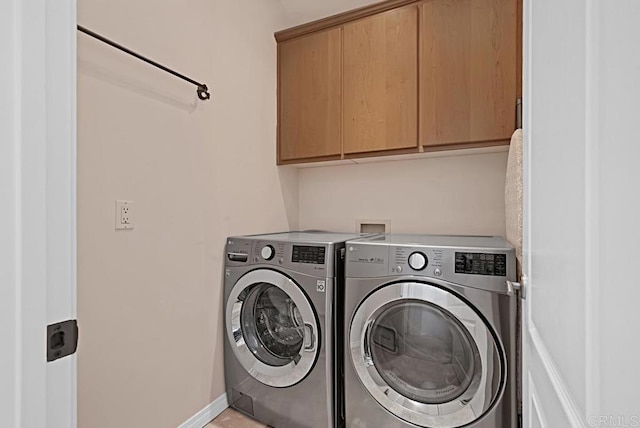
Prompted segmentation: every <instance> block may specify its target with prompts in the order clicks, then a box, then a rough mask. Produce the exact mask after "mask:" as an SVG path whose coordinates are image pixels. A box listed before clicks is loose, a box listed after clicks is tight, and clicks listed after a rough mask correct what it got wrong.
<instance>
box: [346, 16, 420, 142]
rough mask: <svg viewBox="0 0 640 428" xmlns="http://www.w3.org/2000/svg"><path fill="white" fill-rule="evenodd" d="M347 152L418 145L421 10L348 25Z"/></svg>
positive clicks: (376, 17)
mask: <svg viewBox="0 0 640 428" xmlns="http://www.w3.org/2000/svg"><path fill="white" fill-rule="evenodd" d="M343 31H344V33H343V39H344V40H343V49H344V67H343V74H344V89H343V91H344V101H343V103H344V123H343V125H344V140H343V147H344V153H345V154H348V153H364V152H371V151H379V150H390V149H403V148H410V147H417V146H418V143H417V141H418V140H417V138H418V8H417V6H409V7H405V8H401V9H396V10H392V11H389V12H385V13H382V14H379V15H374V16H372V17H368V18H364V19H362V20H360V21H356V22H353V23H350V24H347V25H345V26H344V30H343Z"/></svg>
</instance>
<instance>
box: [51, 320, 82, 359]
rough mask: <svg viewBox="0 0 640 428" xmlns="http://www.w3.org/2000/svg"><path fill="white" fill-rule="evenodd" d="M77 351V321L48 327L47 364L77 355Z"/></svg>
mask: <svg viewBox="0 0 640 428" xmlns="http://www.w3.org/2000/svg"><path fill="white" fill-rule="evenodd" d="M77 349H78V321H77V320H68V321H63V322H59V323H56V324H51V325H48V326H47V362H51V361H55V360H58V359H60V358H63V357H66V356H68V355H71V354H75V352H76V350H77Z"/></svg>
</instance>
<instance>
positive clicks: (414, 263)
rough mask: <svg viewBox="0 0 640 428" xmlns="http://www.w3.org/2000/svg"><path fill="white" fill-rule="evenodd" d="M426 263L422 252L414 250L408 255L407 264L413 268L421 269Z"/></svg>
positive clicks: (425, 257) (427, 261)
mask: <svg viewBox="0 0 640 428" xmlns="http://www.w3.org/2000/svg"><path fill="white" fill-rule="evenodd" d="M427 263H429V260H428V259H427V256H425V255H424V253H421V252H419V251H416V252H413V253H411V254H410V255H409V266H411V269H413V270H422V269H424V268H426V267H427Z"/></svg>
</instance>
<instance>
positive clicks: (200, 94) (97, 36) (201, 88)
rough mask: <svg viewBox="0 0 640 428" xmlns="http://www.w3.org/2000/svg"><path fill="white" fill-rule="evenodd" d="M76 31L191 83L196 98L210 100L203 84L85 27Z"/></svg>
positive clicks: (79, 27) (79, 26)
mask: <svg viewBox="0 0 640 428" xmlns="http://www.w3.org/2000/svg"><path fill="white" fill-rule="evenodd" d="M78 31H81V32H83V33H85V34H87V35H89V36H91V37H93V38H95V39H98V40H100V41H101V42H103V43H106V44H108V45H109V46H112V47H114V48H116V49H119V50H121V51H123V52H126V53H128V54H129V55H133V56H135V57H136V58H138V59H139V60H141V61H144V62H146V63H148V64H151V65H153V66H155V67H158V68H159V69H161V70H164V71H166V72H167V73H171V74H173V75H174V76H176V77H179V78H180V79H182V80H186V81H187V82H189V83H191V84H192V85H195V86H196V87H197V89H196V91H197V93H198V98H200V99H201V100H203V101H205V100H208V99H209V98H211V95H210V94H209V88H207V85H205V84H204V83H200V82H196V81H195V80H193V79H191V78H189V77H187V76H185V75H184V74H180V73H178V72H177V71H174V70H171V69H170V68H167V67H165V66H164V65H162V64H158V63H157V62H155V61H154V60H152V59H149V58H147V57H144V56H142V55H140V54H139V53H136V52H134V51H132V50H131V49H129V48H126V47H124V46H122V45H120V44H118V43H116V42H114V41H111V40H109V39H107V38H106V37H103V36H101V35H100V34H97V33H94V32H93V31H91V30H89V29H87V28H85V27H83V26H81V25H78Z"/></svg>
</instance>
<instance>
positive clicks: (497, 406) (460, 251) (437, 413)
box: [344, 235, 517, 428]
mask: <svg viewBox="0 0 640 428" xmlns="http://www.w3.org/2000/svg"><path fill="white" fill-rule="evenodd" d="M346 250H347V251H346V254H347V255H346V265H345V272H346V279H345V320H346V323H345V333H344V337H345V340H346V345H345V354H344V359H345V362H344V364H345V400H346V405H345V409H346V412H345V418H346V425H347V426H348V427H359V428H365V427H366V428H374V427H385V428H393V427H396V428H406V427H429V428H454V427H463V426H464V427H473V428H515V427H516V426H517V406H516V314H517V296H516V295H515V294H514V293H513V292H512V291H511V290H510V288H509V287H508V284H507V281H515V253H514V250H513V248H511V246H510V245H509V244H508V243H507V242H506V241H505V240H504V239H502V238H494V237H461V236H410V235H385V236H378V237H371V238H363V239H358V240H353V241H349V242H347V248H346Z"/></svg>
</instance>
